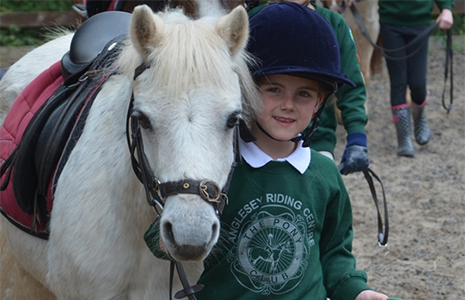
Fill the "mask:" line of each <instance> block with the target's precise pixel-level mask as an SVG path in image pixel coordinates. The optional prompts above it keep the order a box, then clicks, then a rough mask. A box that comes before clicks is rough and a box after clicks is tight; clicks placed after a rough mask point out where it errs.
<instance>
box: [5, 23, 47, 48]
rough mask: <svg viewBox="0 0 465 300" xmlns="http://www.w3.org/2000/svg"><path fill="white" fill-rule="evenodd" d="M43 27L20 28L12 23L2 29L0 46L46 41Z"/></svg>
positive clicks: (34, 43) (29, 44) (24, 44)
mask: <svg viewBox="0 0 465 300" xmlns="http://www.w3.org/2000/svg"><path fill="white" fill-rule="evenodd" d="M44 40H45V38H44V34H43V29H39V28H19V27H18V26H16V25H11V26H10V27H9V28H8V29H6V28H2V29H0V46H2V47H3V46H32V45H41V44H43V43H44Z"/></svg>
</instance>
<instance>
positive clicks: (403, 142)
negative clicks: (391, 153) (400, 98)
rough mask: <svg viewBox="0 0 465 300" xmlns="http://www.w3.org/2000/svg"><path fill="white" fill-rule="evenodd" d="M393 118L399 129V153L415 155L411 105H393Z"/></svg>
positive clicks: (401, 154)
mask: <svg viewBox="0 0 465 300" xmlns="http://www.w3.org/2000/svg"><path fill="white" fill-rule="evenodd" d="M392 118H393V120H394V124H395V125H396V131H397V143H398V148H397V155H398V156H407V157H413V156H414V155H415V149H414V148H413V145H412V132H411V121H410V106H408V105H398V106H393V107H392Z"/></svg>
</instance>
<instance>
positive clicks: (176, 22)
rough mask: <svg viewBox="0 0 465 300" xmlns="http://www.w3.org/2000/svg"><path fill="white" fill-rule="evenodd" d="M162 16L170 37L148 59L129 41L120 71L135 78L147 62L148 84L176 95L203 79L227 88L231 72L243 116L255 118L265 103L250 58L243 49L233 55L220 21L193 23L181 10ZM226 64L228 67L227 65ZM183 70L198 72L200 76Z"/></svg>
mask: <svg viewBox="0 0 465 300" xmlns="http://www.w3.org/2000/svg"><path fill="white" fill-rule="evenodd" d="M159 15H160V16H161V17H162V19H163V20H164V22H165V25H166V26H164V30H166V32H165V36H166V37H168V38H165V39H163V41H162V42H161V43H160V45H159V46H158V47H154V50H153V52H152V53H151V54H150V55H149V56H148V57H147V58H146V59H144V58H143V57H142V56H141V55H140V54H139V53H138V52H137V50H136V49H135V47H134V46H133V45H132V43H131V41H130V40H128V41H127V42H126V45H125V46H124V47H123V50H122V53H121V55H120V57H119V59H118V62H117V64H116V65H117V67H118V72H120V73H123V74H127V75H128V76H130V77H131V78H132V76H133V75H134V70H135V69H136V68H137V67H138V66H139V65H141V64H142V63H148V64H150V66H151V67H150V76H146V77H145V84H151V85H153V84H155V85H156V86H157V87H160V88H163V90H164V91H165V92H167V93H170V94H171V96H176V93H177V92H178V91H183V90H184V91H185V90H188V89H189V87H190V86H202V81H203V80H210V84H212V85H213V86H215V85H217V86H218V88H223V89H224V88H225V87H224V86H221V85H224V81H223V80H222V79H223V78H225V77H226V76H228V74H229V73H230V71H231V69H232V70H234V71H235V73H236V74H237V76H238V78H239V84H240V86H241V94H242V104H243V117H244V118H245V119H251V118H252V119H253V118H255V117H256V115H257V113H258V112H259V111H260V109H261V105H262V101H261V97H260V95H259V93H258V91H257V88H256V86H255V83H254V81H253V79H252V77H251V76H250V72H249V69H248V67H247V65H248V63H250V62H251V58H250V57H249V56H248V55H247V54H246V52H245V51H244V50H241V51H239V53H237V54H236V55H234V56H231V54H230V53H229V50H228V47H227V45H226V43H225V42H224V41H223V40H222V39H221V38H220V37H219V35H218V34H217V33H216V32H215V30H214V26H215V21H216V20H217V18H212V17H206V18H202V19H199V20H192V19H189V18H188V17H187V16H185V15H184V13H183V11H182V10H181V9H175V10H166V11H164V12H161V13H159ZM199 37H201V38H199ZM144 60H145V61H144ZM225 62H229V65H227V66H225ZM183 70H195V71H196V72H195V73H196V74H197V76H192V74H193V73H192V72H184V71H183Z"/></svg>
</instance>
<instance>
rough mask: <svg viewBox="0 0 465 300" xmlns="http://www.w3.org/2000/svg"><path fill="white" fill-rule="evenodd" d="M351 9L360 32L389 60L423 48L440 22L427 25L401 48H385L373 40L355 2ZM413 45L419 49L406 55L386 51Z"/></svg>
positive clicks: (397, 58) (413, 53) (401, 48)
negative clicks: (395, 54) (397, 55)
mask: <svg viewBox="0 0 465 300" xmlns="http://www.w3.org/2000/svg"><path fill="white" fill-rule="evenodd" d="M350 10H351V11H352V14H353V16H354V20H355V22H356V23H357V25H358V27H359V28H360V32H361V33H362V34H363V36H364V37H365V38H366V39H367V40H368V42H369V43H370V44H371V46H373V48H374V49H375V50H376V51H378V52H379V53H380V54H381V55H382V56H384V57H385V58H386V59H389V60H402V59H407V58H409V57H412V56H413V55H415V54H416V53H417V52H418V51H419V50H420V49H421V48H422V46H423V44H424V43H426V42H427V41H428V39H427V37H428V36H429V35H430V34H431V33H432V32H433V31H434V30H436V28H437V27H438V23H434V24H432V25H431V26H429V27H427V28H426V29H425V30H424V31H423V32H422V33H420V34H419V35H418V36H417V37H416V38H414V39H413V40H412V41H411V42H410V43H408V44H407V45H405V46H403V47H400V48H396V49H385V48H382V47H380V46H378V45H376V43H375V42H373V40H372V39H371V37H370V35H369V34H368V30H367V28H366V26H365V23H364V22H363V19H362V16H361V15H360V13H359V12H358V9H357V7H356V5H355V3H353V4H352V5H351V6H350ZM413 45H417V49H416V50H414V51H413V52H411V53H409V54H408V55H406V56H402V57H393V56H390V55H388V54H386V53H394V52H398V51H402V50H405V49H408V48H410V47H411V46H413Z"/></svg>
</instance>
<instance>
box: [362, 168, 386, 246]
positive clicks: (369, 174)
mask: <svg viewBox="0 0 465 300" xmlns="http://www.w3.org/2000/svg"><path fill="white" fill-rule="evenodd" d="M363 175H365V179H366V180H367V182H368V186H369V187H370V191H371V196H372V197H373V201H374V202H375V205H376V210H377V213H378V245H379V246H380V247H386V246H387V242H388V237H389V215H388V210H387V203H386V193H385V192H384V186H383V183H382V182H381V179H379V177H378V175H376V173H375V172H373V170H371V169H370V168H367V169H366V170H365V171H363ZM373 177H374V178H375V179H376V180H377V181H378V182H379V184H380V185H381V189H382V191H383V202H384V230H383V219H382V217H381V212H380V210H379V201H378V196H377V194H376V189H375V185H374V183H373Z"/></svg>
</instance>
